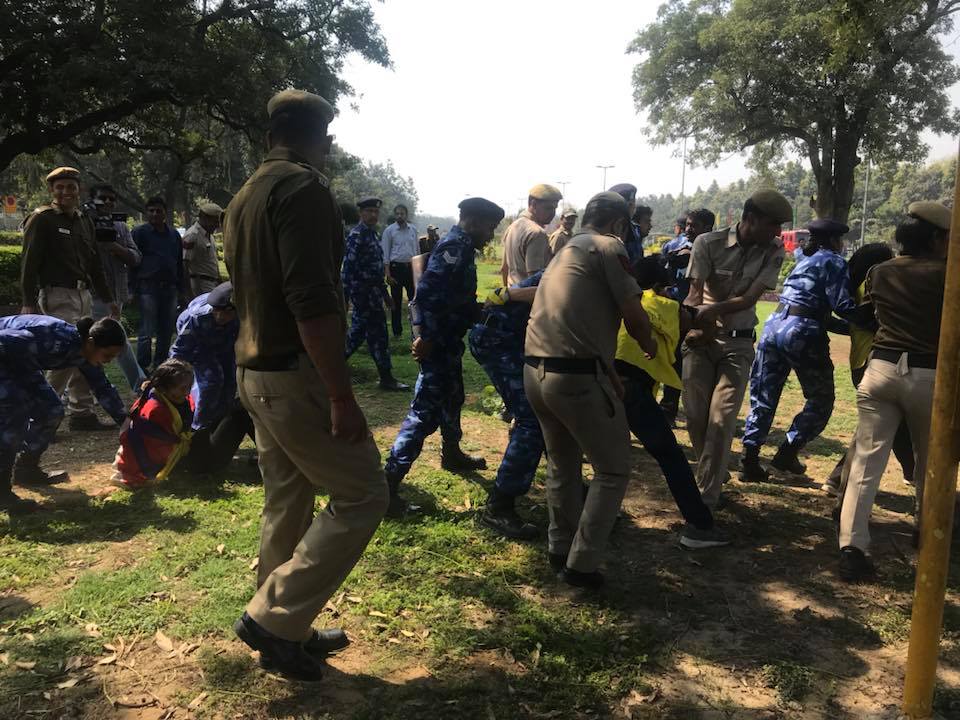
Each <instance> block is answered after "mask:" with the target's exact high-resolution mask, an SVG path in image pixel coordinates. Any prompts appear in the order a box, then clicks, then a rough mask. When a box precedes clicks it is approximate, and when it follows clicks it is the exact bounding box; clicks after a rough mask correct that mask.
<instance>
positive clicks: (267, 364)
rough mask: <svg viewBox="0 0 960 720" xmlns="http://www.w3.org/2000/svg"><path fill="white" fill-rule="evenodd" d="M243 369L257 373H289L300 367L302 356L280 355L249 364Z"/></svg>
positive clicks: (294, 354)
mask: <svg viewBox="0 0 960 720" xmlns="http://www.w3.org/2000/svg"><path fill="white" fill-rule="evenodd" d="M242 367H244V368H246V369H247V370H255V371H256V372H289V371H291V370H296V369H298V368H299V367H300V355H299V354H298V353H291V354H290V355H278V356H277V357H270V358H261V359H260V360H257V362H255V363H248V364H246V365H243V366H242Z"/></svg>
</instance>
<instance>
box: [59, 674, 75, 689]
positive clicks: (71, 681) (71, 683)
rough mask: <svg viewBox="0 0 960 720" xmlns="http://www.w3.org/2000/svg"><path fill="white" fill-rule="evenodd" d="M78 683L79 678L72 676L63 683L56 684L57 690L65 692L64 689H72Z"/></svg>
mask: <svg viewBox="0 0 960 720" xmlns="http://www.w3.org/2000/svg"><path fill="white" fill-rule="evenodd" d="M78 682H80V678H79V677H77V676H76V675H74V676H73V677H68V678H67V679H66V680H64V681H63V682H58V683H57V688H58V689H60V690H65V689H66V688H72V687H73V686H74V685H76V684H77V683H78Z"/></svg>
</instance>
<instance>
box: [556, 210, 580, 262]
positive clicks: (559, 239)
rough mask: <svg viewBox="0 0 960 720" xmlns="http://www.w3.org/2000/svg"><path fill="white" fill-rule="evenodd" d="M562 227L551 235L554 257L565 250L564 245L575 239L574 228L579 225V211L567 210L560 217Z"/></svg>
mask: <svg viewBox="0 0 960 720" xmlns="http://www.w3.org/2000/svg"><path fill="white" fill-rule="evenodd" d="M560 217H561V220H560V227H558V228H557V229H556V230H554V231H553V233H551V235H550V241H549V242H550V255H551V256H554V255H556V254H557V253H558V252H560V250H561V249H562V248H563V246H564V245H566V244H567V242H568V241H569V240H570V238H572V237H573V226H574V225H576V224H577V211H576V210H574V209H573V208H567V209H566V210H564V211H563V215H561V216H560Z"/></svg>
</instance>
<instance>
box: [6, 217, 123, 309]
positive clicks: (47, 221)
mask: <svg viewBox="0 0 960 720" xmlns="http://www.w3.org/2000/svg"><path fill="white" fill-rule="evenodd" d="M96 243H97V241H96V240H95V235H94V228H93V221H92V220H91V219H90V218H89V217H87V216H86V215H85V214H84V213H82V212H80V211H79V210H74V211H73V212H72V213H65V212H63V211H62V210H61V209H60V208H58V207H57V206H56V205H44V206H43V207H39V208H37V209H36V210H35V211H34V212H33V214H32V215H31V216H30V217H29V218H28V219H27V224H26V227H25V228H24V230H23V255H22V256H21V259H20V287H21V288H22V291H23V304H24V305H36V304H37V295H38V292H39V290H40V288H44V287H50V286H53V287H66V288H74V289H76V288H78V287H80V285H78V283H82V285H84V286H86V287H88V288H93V291H94V292H93V294H94V295H96V296H97V297H98V298H99V299H100V300H102V301H103V302H107V303H111V302H113V301H114V300H115V298H114V296H113V292H112V291H111V290H110V288H109V287H108V286H107V281H106V278H105V277H104V274H103V266H102V265H101V263H100V255H99V253H98V252H97V248H96Z"/></svg>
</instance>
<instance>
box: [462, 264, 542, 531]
mask: <svg viewBox="0 0 960 720" xmlns="http://www.w3.org/2000/svg"><path fill="white" fill-rule="evenodd" d="M541 277H543V270H541V271H540V272H537V273H534V274H533V275H531V276H530V277H528V278H527V279H526V280H522V281H521V282H519V283H517V284H516V285H513V286H512V287H510V288H500V289H499V290H496V291H494V292H491V293H490V295H488V296H487V302H486V304H485V306H484V309H483V314H482V316H481V320H480V322H479V323H477V324H476V325H474V326H473V329H472V330H471V331H470V336H469V341H470V352H471V353H472V354H473V356H474V357H475V358H476V359H477V362H478V363H480V365H481V366H482V367H483V369H484V370H485V371H486V373H487V375H488V376H489V377H490V381H491V382H492V383H493V386H494V387H495V388H496V389H497V392H498V393H500V397H501V398H503V403H504V405H506V408H507V412H509V413H510V414H511V415H512V416H513V418H514V420H515V424H514V426H513V428H512V429H511V431H510V440H509V441H508V442H507V449H506V451H505V452H504V454H503V460H502V461H501V462H500V469H499V470H497V482H496V484H495V485H494V487H493V490H491V492H490V497H489V498H488V499H487V506H486V508H485V509H484V511H483V514H482V515H481V516H480V520H481V521H482V522H483V523H484V524H485V525H488V526H489V527H491V528H493V529H494V530H496V531H497V532H499V533H501V534H502V535H505V536H506V537H509V538H515V539H518V540H532V539H533V538H535V537H536V536H537V528H536V526H534V525H532V524H530V523H527V522H524V521H523V520H522V519H521V518H520V516H519V515H517V511H516V509H515V508H514V504H515V502H516V499H517V498H518V497H520V496H521V495H526V493H527V491H528V490H529V489H530V484H531V483H532V482H533V476H534V474H535V473H536V471H537V465H539V464H540V457H541V456H542V455H543V448H544V443H543V433H542V431H541V430H540V422H539V421H538V420H537V416H536V413H534V412H533V408H532V407H531V406H530V403H529V402H528V401H527V394H526V392H525V391H524V389H523V340H524V338H525V337H526V334H527V321H528V320H529V319H530V306H531V305H532V304H533V298H534V295H535V294H536V288H537V286H538V285H539V284H540V278H541Z"/></svg>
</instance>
